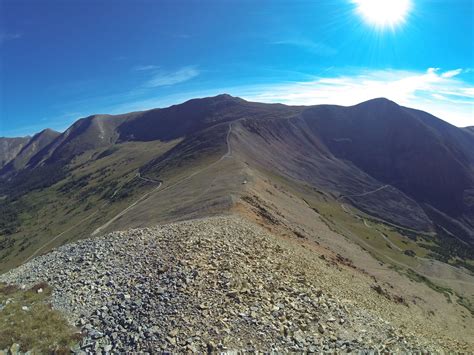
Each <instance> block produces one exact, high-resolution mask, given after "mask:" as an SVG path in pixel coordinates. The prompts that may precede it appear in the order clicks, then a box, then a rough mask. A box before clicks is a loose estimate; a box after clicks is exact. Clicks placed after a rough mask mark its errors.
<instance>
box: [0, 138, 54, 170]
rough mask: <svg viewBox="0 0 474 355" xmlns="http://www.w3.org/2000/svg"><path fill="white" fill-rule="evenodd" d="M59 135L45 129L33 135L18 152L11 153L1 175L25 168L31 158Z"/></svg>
mask: <svg viewBox="0 0 474 355" xmlns="http://www.w3.org/2000/svg"><path fill="white" fill-rule="evenodd" d="M59 135H60V133H59V132H56V131H54V130H52V129H45V130H43V131H41V132H40V133H37V134H35V135H34V136H33V137H31V138H30V139H29V140H28V142H27V143H26V144H25V145H24V146H23V147H22V148H21V149H20V150H19V151H17V152H14V154H13V152H12V159H11V160H10V161H9V162H8V164H5V166H4V167H3V168H2V170H1V174H6V173H7V172H12V171H18V170H21V169H23V168H25V167H26V166H27V165H28V163H29V161H30V159H31V158H32V157H33V156H35V155H36V154H38V153H39V152H40V151H41V150H42V149H43V148H45V147H46V146H48V145H49V144H50V143H51V142H52V141H53V140H54V139H55V138H57V137H58V136H59Z"/></svg>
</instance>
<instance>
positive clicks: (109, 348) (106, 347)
mask: <svg viewBox="0 0 474 355" xmlns="http://www.w3.org/2000/svg"><path fill="white" fill-rule="evenodd" d="M111 350H112V345H110V344H107V345H106V346H104V351H105V352H106V353H108V352H110V351H111Z"/></svg>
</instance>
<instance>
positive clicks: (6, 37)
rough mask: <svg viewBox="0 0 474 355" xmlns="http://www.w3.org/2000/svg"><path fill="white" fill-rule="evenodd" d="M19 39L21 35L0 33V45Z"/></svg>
mask: <svg viewBox="0 0 474 355" xmlns="http://www.w3.org/2000/svg"><path fill="white" fill-rule="evenodd" d="M19 38H21V33H7V32H0V44H3V43H5V42H6V41H11V40H14V39H19Z"/></svg>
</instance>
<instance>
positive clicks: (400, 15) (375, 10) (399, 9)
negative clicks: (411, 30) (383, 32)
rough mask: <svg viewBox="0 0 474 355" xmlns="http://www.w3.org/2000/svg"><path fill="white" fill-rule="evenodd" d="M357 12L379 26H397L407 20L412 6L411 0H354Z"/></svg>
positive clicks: (370, 22)
mask: <svg viewBox="0 0 474 355" xmlns="http://www.w3.org/2000/svg"><path fill="white" fill-rule="evenodd" d="M353 2H354V3H355V4H356V6H357V12H358V13H359V14H360V15H361V16H362V17H363V18H364V20H365V21H366V22H367V23H369V24H371V25H373V26H375V27H378V28H386V27H390V28H395V27H396V26H398V25H400V24H402V23H403V22H405V20H406V17H407V15H408V13H409V12H410V10H411V8H412V2H411V0H354V1H353Z"/></svg>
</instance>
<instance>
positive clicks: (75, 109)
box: [0, 0, 474, 136]
mask: <svg viewBox="0 0 474 355" xmlns="http://www.w3.org/2000/svg"><path fill="white" fill-rule="evenodd" d="M356 2H357V1H356V0H304V1H299V0H288V1H282V0H281V1H280V0H271V1H264V0H240V1H236V0H200V1H197V0H196V1H191V0H186V1H185V0H170V1H163V0H156V1H152V0H149V1H145V0H138V1H137V0H136V1H131V0H130V1H124V0H116V1H105V0H94V1H93V0H82V1H76V0H62V1H60V0H55V1H51V0H41V1H40V0H0V4H1V5H0V84H1V87H0V90H1V91H0V136H18V135H25V134H32V133H34V132H37V131H39V130H41V129H42V128H45V127H50V128H54V129H57V130H64V129H65V128H67V127H68V126H69V125H70V124H71V123H72V122H74V121H75V120H76V119H78V118H80V117H84V116H87V115H90V114H94V113H122V112H129V111H134V110H141V109H148V108H153V107H164V106H168V105H171V104H174V103H179V102H181V101H184V100H186V99H189V98H193V97H203V96H210V95H215V94H219V93H223V92H226V93H229V94H231V95H235V96H241V97H243V98H246V99H249V100H256V101H262V102H283V103H288V104H307V105H310V104H321V103H330V104H341V105H351V104H356V103H358V102H360V101H364V100H366V99H370V98H373V97H379V96H385V97H388V98H390V99H392V100H394V101H396V102H398V103H400V104H403V105H408V106H412V107H415V108H420V109H423V110H426V111H428V112H431V113H433V114H435V115H437V116H439V117H440V118H442V119H444V120H446V121H448V122H451V123H453V124H455V125H457V126H467V125H474V111H473V107H474V53H473V50H474V49H473V47H474V46H473V43H474V27H473V26H474V25H473V23H474V1H472V0H412V1H411V2H412V3H411V8H410V11H409V12H408V14H407V16H406V17H405V18H404V21H403V23H401V24H400V25H399V26H395V27H394V28H392V27H386V28H381V27H377V26H375V25H373V24H371V23H369V22H368V21H367V20H366V19H365V18H364V17H363V16H361V15H360V13H359V12H358V11H357V9H358V8H357V3H356Z"/></svg>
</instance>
